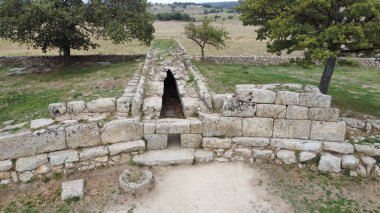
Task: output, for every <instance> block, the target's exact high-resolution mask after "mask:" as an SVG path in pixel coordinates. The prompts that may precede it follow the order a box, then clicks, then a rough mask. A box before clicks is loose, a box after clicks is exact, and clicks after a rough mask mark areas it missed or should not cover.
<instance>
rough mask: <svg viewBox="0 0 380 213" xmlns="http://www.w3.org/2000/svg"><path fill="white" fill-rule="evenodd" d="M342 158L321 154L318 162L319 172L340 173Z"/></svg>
mask: <svg viewBox="0 0 380 213" xmlns="http://www.w3.org/2000/svg"><path fill="white" fill-rule="evenodd" d="M341 163H342V158H341V157H337V156H334V155H332V154H323V155H322V156H321V159H320V161H319V165H318V170H319V171H321V172H336V173H338V172H340V171H341Z"/></svg>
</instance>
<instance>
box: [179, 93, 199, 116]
mask: <svg viewBox="0 0 380 213" xmlns="http://www.w3.org/2000/svg"><path fill="white" fill-rule="evenodd" d="M199 102H200V100H199V98H189V97H183V98H182V107H183V112H184V114H185V117H186V118H190V117H197V115H198V111H199Z"/></svg>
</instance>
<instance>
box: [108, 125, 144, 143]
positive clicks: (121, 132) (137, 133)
mask: <svg viewBox="0 0 380 213" xmlns="http://www.w3.org/2000/svg"><path fill="white" fill-rule="evenodd" d="M143 128H144V127H143V125H142V123H141V122H140V121H138V120H136V119H119V120H113V121H110V122H108V123H106V125H105V126H104V128H103V129H102V133H101V138H102V142H103V144H110V143H119V142H127V141H134V140H140V139H141V138H142V137H143V134H144V133H143Z"/></svg>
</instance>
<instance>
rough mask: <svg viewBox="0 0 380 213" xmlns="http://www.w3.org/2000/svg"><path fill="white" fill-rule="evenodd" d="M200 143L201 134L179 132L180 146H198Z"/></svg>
mask: <svg viewBox="0 0 380 213" xmlns="http://www.w3.org/2000/svg"><path fill="white" fill-rule="evenodd" d="M201 145H202V135H201V134H181V147H185V148H198V147H201Z"/></svg>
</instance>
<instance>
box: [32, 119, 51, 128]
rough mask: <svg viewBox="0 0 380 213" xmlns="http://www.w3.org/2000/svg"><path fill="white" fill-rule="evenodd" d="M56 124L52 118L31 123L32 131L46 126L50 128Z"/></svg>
mask: <svg viewBox="0 0 380 213" xmlns="http://www.w3.org/2000/svg"><path fill="white" fill-rule="evenodd" d="M53 123H54V120H53V119H51V118H40V119H35V120H31V121H30V128H31V129H39V128H42V127H45V126H49V125H51V124H53Z"/></svg>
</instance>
